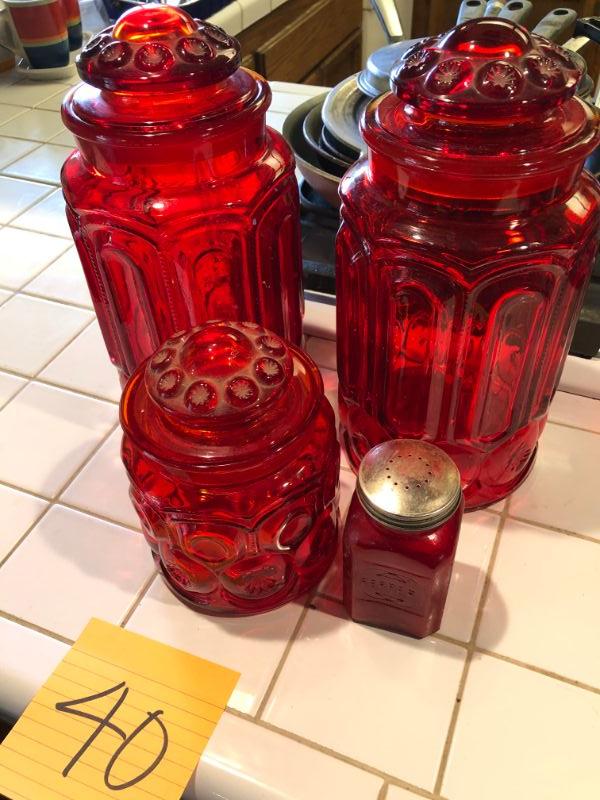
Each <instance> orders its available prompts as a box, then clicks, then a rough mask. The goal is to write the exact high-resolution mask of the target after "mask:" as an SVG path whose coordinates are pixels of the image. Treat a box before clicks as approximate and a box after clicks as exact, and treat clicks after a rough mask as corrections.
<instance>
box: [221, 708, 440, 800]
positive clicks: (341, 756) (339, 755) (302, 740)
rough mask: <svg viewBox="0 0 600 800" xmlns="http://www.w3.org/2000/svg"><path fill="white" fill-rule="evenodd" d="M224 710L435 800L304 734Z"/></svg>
mask: <svg viewBox="0 0 600 800" xmlns="http://www.w3.org/2000/svg"><path fill="white" fill-rule="evenodd" d="M225 712H226V713H228V714H233V716H236V717H240V719H245V720H247V721H248V722H251V723H253V724H254V725H258V726H259V727H261V728H264V729H265V730H268V731H271V733H278V734H280V735H281V736H285V737H286V738H287V739H291V740H292V741H294V742H297V743H298V744H301V745H304V746H305V747H309V748H310V749H311V750H316V751H318V752H319V753H323V754H324V755H326V756H331V757H332V758H335V759H337V760H338V761H342V762H343V763H345V764H349V765H350V766H351V767H356V768H357V769H360V770H362V771H363V772H368V773H369V774H370V775H376V776H377V777H378V778H381V779H382V780H383V781H386V782H387V783H389V784H390V785H393V786H398V787H400V788H402V789H407V790H408V791H410V792H413V793H414V794H416V795H417V796H418V797H426V798H428V800H437V799H436V798H434V795H433V794H432V793H431V792H428V791H427V790H426V789H422V788H421V787H420V786H415V785H414V784H412V783H408V781H403V780H402V779H401V778H397V777H395V776H394V775H390V774H388V773H387V772H382V770H379V769H377V768H376V767H372V766H371V765H370V764H364V763H363V762H362V761H357V760H356V759H355V758H352V757H351V756H347V755H345V754H344V753H340V752H338V751H337V750H333V749H332V748H331V747H326V746H325V745H322V744H319V743H318V742H313V741H312V740H311V739H306V738H305V737H304V736H300V734H297V733H293V732H292V731H288V730H286V729H285V728H279V727H278V726H277V725H273V724H272V723H270V722H267V721H266V720H264V719H257V718H256V717H252V716H250V715H249V714H244V712H242V711H237V710H236V709H231V708H229V707H228V708H226V709H225Z"/></svg>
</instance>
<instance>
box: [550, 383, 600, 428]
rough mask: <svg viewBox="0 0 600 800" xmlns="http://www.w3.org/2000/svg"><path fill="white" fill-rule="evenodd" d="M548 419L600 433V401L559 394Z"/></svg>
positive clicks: (555, 397) (556, 395)
mask: <svg viewBox="0 0 600 800" xmlns="http://www.w3.org/2000/svg"><path fill="white" fill-rule="evenodd" d="M548 419H549V420H550V421H551V422H562V423H563V424H564V425H572V426H573V427H575V428H586V429H587V430H590V431H596V432H597V433H600V400H593V399H592V398H590V397H581V396H580V395H576V394H567V392H557V393H556V394H555V395H554V400H553V401H552V405H551V406H550V414H549V417H548Z"/></svg>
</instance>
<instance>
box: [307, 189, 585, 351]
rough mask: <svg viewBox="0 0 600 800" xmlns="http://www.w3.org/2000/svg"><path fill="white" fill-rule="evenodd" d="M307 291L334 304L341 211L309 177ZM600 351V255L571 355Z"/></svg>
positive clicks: (310, 297) (319, 299)
mask: <svg viewBox="0 0 600 800" xmlns="http://www.w3.org/2000/svg"><path fill="white" fill-rule="evenodd" d="M300 204H301V221H302V259H303V271H304V293H305V296H306V297H307V298H308V299H310V300H318V301H319V302H322V303H329V304H331V305H333V304H335V235H336V232H337V229H338V227H339V213H338V211H337V209H335V208H333V206H331V205H330V204H329V203H327V202H326V201H325V200H323V198H322V197H320V196H319V195H318V194H317V193H316V192H315V191H314V189H312V188H311V187H310V186H309V185H308V184H307V183H306V181H302V182H301V184H300ZM598 351H600V255H599V257H598V258H597V259H596V264H595V266H594V271H593V273H592V280H591V282H590V285H589V287H588V290H587V293H586V296H585V299H584V302H583V307H582V309H581V313H580V315H579V321H578V323H577V326H576V328H575V335H574V336H573V342H572V344H571V349H570V351H569V352H570V353H571V355H576V356H581V357H582V358H594V357H595V356H597V355H598Z"/></svg>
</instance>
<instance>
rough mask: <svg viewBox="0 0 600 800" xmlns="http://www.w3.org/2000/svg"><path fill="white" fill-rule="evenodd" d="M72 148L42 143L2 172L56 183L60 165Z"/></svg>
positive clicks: (16, 176) (58, 180) (58, 179)
mask: <svg viewBox="0 0 600 800" xmlns="http://www.w3.org/2000/svg"><path fill="white" fill-rule="evenodd" d="M72 149H73V148H71V147H62V145H59V144H43V145H41V146H40V147H38V148H37V150H34V151H33V152H32V153H29V155H26V156H24V157H23V158H20V159H19V160H18V161H14V162H13V163H12V164H11V165H10V166H8V167H5V169H4V172H5V174H7V175H12V176H13V177H15V178H27V179H32V180H38V181H46V182H47V183H57V184H58V183H60V171H61V169H62V165H63V164H64V163H65V159H66V158H67V156H68V155H69V153H70V152H71V150H72Z"/></svg>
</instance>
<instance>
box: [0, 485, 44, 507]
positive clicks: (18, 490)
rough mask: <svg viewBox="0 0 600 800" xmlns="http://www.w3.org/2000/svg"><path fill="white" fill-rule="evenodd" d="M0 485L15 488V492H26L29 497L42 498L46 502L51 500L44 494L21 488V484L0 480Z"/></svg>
mask: <svg viewBox="0 0 600 800" xmlns="http://www.w3.org/2000/svg"><path fill="white" fill-rule="evenodd" d="M0 486H5V487H6V488H7V489H15V490H16V491H17V492H23V494H27V495H29V496H30V497H37V499H38V500H44V501H45V502H46V503H50V502H51V501H52V498H51V497H48V496H47V495H45V494H40V493H39V492H34V491H32V490H31V489H23V487H22V486H17V485H16V484H15V483H10V482H9V481H0Z"/></svg>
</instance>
